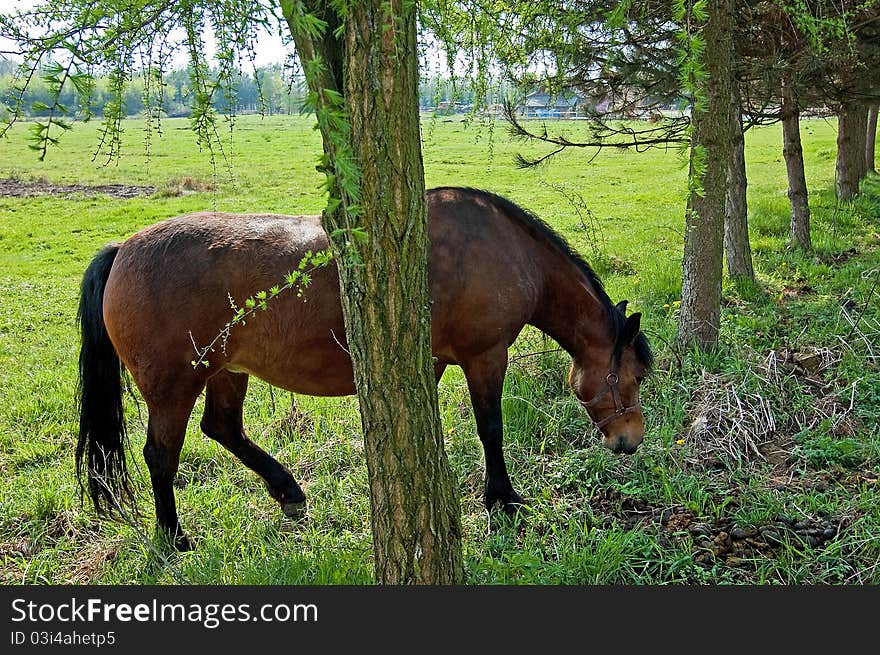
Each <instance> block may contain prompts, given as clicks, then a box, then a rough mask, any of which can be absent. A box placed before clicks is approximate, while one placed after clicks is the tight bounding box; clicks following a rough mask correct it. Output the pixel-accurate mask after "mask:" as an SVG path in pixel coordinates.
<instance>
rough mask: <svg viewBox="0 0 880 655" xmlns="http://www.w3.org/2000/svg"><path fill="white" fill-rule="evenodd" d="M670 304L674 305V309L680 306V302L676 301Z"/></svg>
mask: <svg viewBox="0 0 880 655" xmlns="http://www.w3.org/2000/svg"><path fill="white" fill-rule="evenodd" d="M672 304H673V305H675V306H676V307H678V306H679V305H680V304H681V301H680V300H676V301H675V302H674V303H672Z"/></svg>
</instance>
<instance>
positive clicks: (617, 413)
mask: <svg viewBox="0 0 880 655" xmlns="http://www.w3.org/2000/svg"><path fill="white" fill-rule="evenodd" d="M618 382H620V378H619V377H618V375H617V371H614V370H612V371H611V372H610V373H608V375H606V376H605V386H604V387H603V388H602V390H601V391H600V392H599V393H597V394H596V395H595V396H593V399H592V400H587V401H581V403H582V404H583V406H584V407H587V408H591V407H595V406H596V404H597V403H598V402H599V401H600V400H602V399H603V398H604V397H605V396H607V395H608V392H609V391H610V392H611V395H612V396H613V397H614V413H613V414H609V415H608V416H606V417H605V418H603V419H602V420H601V421H597V420H596V419H593V423H595V424H596V427H597V428H604V427H605V426H606V425H608V424H609V423H611V422H612V421H616V420H617V419H619V418H620V417H621V416H625V415H627V414H632V413H633V412H640V411H642V406H641V404H640V403H639V401H638V400H636V404H635V405H630V406H629V407H624V405H623V402H622V401H621V400H620V392H619V391H618V390H617V384H618ZM590 418H592V417H590Z"/></svg>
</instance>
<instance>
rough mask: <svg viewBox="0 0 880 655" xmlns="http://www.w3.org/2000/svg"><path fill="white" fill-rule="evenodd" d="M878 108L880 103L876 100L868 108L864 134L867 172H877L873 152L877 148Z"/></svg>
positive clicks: (879, 108)
mask: <svg viewBox="0 0 880 655" xmlns="http://www.w3.org/2000/svg"><path fill="white" fill-rule="evenodd" d="M878 110H880V104H878V103H876V102H875V103H874V104H873V105H871V106H870V107H869V108H868V130H867V132H866V134H865V171H866V172H868V173H876V172H877V165H876V163H875V160H874V153H875V150H876V148H877V112H878Z"/></svg>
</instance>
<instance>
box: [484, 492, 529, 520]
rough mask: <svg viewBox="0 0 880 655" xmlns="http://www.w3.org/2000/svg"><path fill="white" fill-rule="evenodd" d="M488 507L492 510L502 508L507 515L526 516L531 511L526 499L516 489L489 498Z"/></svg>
mask: <svg viewBox="0 0 880 655" xmlns="http://www.w3.org/2000/svg"><path fill="white" fill-rule="evenodd" d="M486 508H487V509H488V510H489V511H490V512H492V511H495V510H497V509H500V510H501V511H502V512H504V513H505V514H506V515H507V516H516V515H518V514H519V515H521V516H525V515H526V514H528V513H529V509H528V507H527V506H526V501H524V500H523V499H522V497H521V496H520V495H519V494H518V493H516V492H515V491H510V492H508V493H506V494H504V496H501V497H498V498H493V499H491V500H487V501H486Z"/></svg>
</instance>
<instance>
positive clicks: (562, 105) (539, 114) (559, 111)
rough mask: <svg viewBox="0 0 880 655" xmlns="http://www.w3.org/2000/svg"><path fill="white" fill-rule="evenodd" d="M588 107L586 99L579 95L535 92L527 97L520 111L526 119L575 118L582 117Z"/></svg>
mask: <svg viewBox="0 0 880 655" xmlns="http://www.w3.org/2000/svg"><path fill="white" fill-rule="evenodd" d="M586 106H587V100H586V98H584V97H583V96H580V95H578V94H577V93H573V92H561V93H557V94H550V93H546V92H544V91H535V92H534V93H530V94H529V95H528V96H526V100H525V102H524V103H523V105H522V107H521V108H520V111H521V112H522V115H523V116H524V117H526V118H574V117H575V116H582V115H583V113H584V108H585V107H586Z"/></svg>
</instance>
